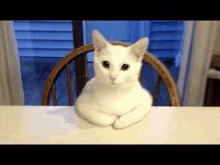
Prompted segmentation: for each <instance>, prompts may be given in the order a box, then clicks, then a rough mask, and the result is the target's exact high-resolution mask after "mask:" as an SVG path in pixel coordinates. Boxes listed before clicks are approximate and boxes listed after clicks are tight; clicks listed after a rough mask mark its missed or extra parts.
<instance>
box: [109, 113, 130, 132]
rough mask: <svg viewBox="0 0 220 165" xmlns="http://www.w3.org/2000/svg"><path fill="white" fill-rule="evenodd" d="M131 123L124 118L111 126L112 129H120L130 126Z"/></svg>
mask: <svg viewBox="0 0 220 165" xmlns="http://www.w3.org/2000/svg"><path fill="white" fill-rule="evenodd" d="M130 125H131V123H129V121H128V120H127V119H126V118H125V116H122V117H120V118H119V119H118V120H116V121H115V123H114V124H113V128H115V129H122V128H126V127H128V126H130Z"/></svg>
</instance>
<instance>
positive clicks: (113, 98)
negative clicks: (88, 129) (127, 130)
mask: <svg viewBox="0 0 220 165" xmlns="http://www.w3.org/2000/svg"><path fill="white" fill-rule="evenodd" d="M142 97H143V95H142V91H141V89H136V90H135V89H134V90H128V91H114V90H100V91H95V92H94V93H93V96H92V98H93V100H94V102H95V103H96V104H97V105H98V109H99V111H101V112H104V113H108V114H114V115H119V116H120V115H123V114H125V113H127V112H129V111H131V110H132V109H134V108H135V107H137V105H139V104H140V103H141V100H142Z"/></svg>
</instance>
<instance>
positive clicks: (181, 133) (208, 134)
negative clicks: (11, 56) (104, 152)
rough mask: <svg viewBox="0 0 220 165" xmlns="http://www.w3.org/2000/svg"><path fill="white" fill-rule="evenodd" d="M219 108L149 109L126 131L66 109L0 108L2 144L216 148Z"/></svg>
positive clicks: (218, 136)
mask: <svg viewBox="0 0 220 165" xmlns="http://www.w3.org/2000/svg"><path fill="white" fill-rule="evenodd" d="M219 125H220V108H218V107H152V108H151V110H150V113H149V115H148V116H147V117H146V118H145V119H144V120H142V121H141V122H139V123H137V124H135V125H132V126H130V127H128V128H125V129H120V130H115V129H113V128H112V127H111V126H109V127H99V126H95V125H93V124H90V123H88V122H87V121H85V120H84V119H82V118H80V117H79V116H77V114H76V113H75V112H74V107H69V106H0V143H1V144H217V143H220V131H219V128H218V127H219Z"/></svg>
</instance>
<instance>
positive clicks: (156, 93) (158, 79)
mask: <svg viewBox="0 0 220 165" xmlns="http://www.w3.org/2000/svg"><path fill="white" fill-rule="evenodd" d="M161 80H162V78H161V77H160V76H159V75H158V78H157V81H156V86H155V88H154V94H153V100H154V102H153V106H156V104H157V98H158V95H159V91H160V82H161Z"/></svg>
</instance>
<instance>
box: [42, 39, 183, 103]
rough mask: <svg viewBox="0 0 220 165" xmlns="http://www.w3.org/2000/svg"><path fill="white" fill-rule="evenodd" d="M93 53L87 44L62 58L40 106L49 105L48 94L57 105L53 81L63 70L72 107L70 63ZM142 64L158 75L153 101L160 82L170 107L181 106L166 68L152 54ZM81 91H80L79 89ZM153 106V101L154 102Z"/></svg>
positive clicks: (44, 92) (148, 54)
mask: <svg viewBox="0 0 220 165" xmlns="http://www.w3.org/2000/svg"><path fill="white" fill-rule="evenodd" d="M110 43H111V44H113V45H121V46H124V47H127V46H130V44H128V43H125V42H121V41H110ZM91 51H94V47H93V44H92V43H91V44H87V45H83V46H80V47H78V48H76V49H74V50H73V51H72V52H70V53H69V54H67V55H66V56H65V57H64V58H62V59H61V60H60V61H59V63H58V64H57V65H56V66H55V67H54V69H53V70H52V71H51V73H50V75H49V77H48V79H47V81H46V83H45V86H44V90H43V94H42V98H41V104H42V105H49V99H50V94H51V93H52V97H53V105H57V100H56V94H55V80H56V78H57V77H58V75H59V74H60V72H61V71H62V70H63V69H65V68H66V69H67V79H68V91H69V105H70V106H72V105H73V98H72V97H73V93H72V82H71V75H70V64H69V63H70V62H71V61H73V60H74V59H75V58H76V57H78V56H80V55H82V54H85V53H88V52H91ZM143 62H147V63H148V64H149V65H150V66H151V67H152V68H154V69H155V70H156V72H157V73H158V79H157V82H156V90H155V91H154V96H153V97H154V100H155V99H156V100H157V97H158V94H159V84H160V81H161V80H162V81H163V82H164V84H165V86H166V88H167V89H168V93H169V98H170V105H171V106H181V101H180V97H179V92H178V89H177V86H176V83H175V81H174V79H173V77H172V75H171V73H170V72H169V70H168V69H167V68H166V66H165V65H164V64H163V63H162V62H161V61H160V60H159V59H157V58H156V57H155V56H153V55H152V54H150V53H148V52H145V54H144V59H143ZM82 76H85V78H86V81H87V78H88V77H87V74H86V75H82ZM81 90H82V89H81ZM154 105H155V101H154Z"/></svg>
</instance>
